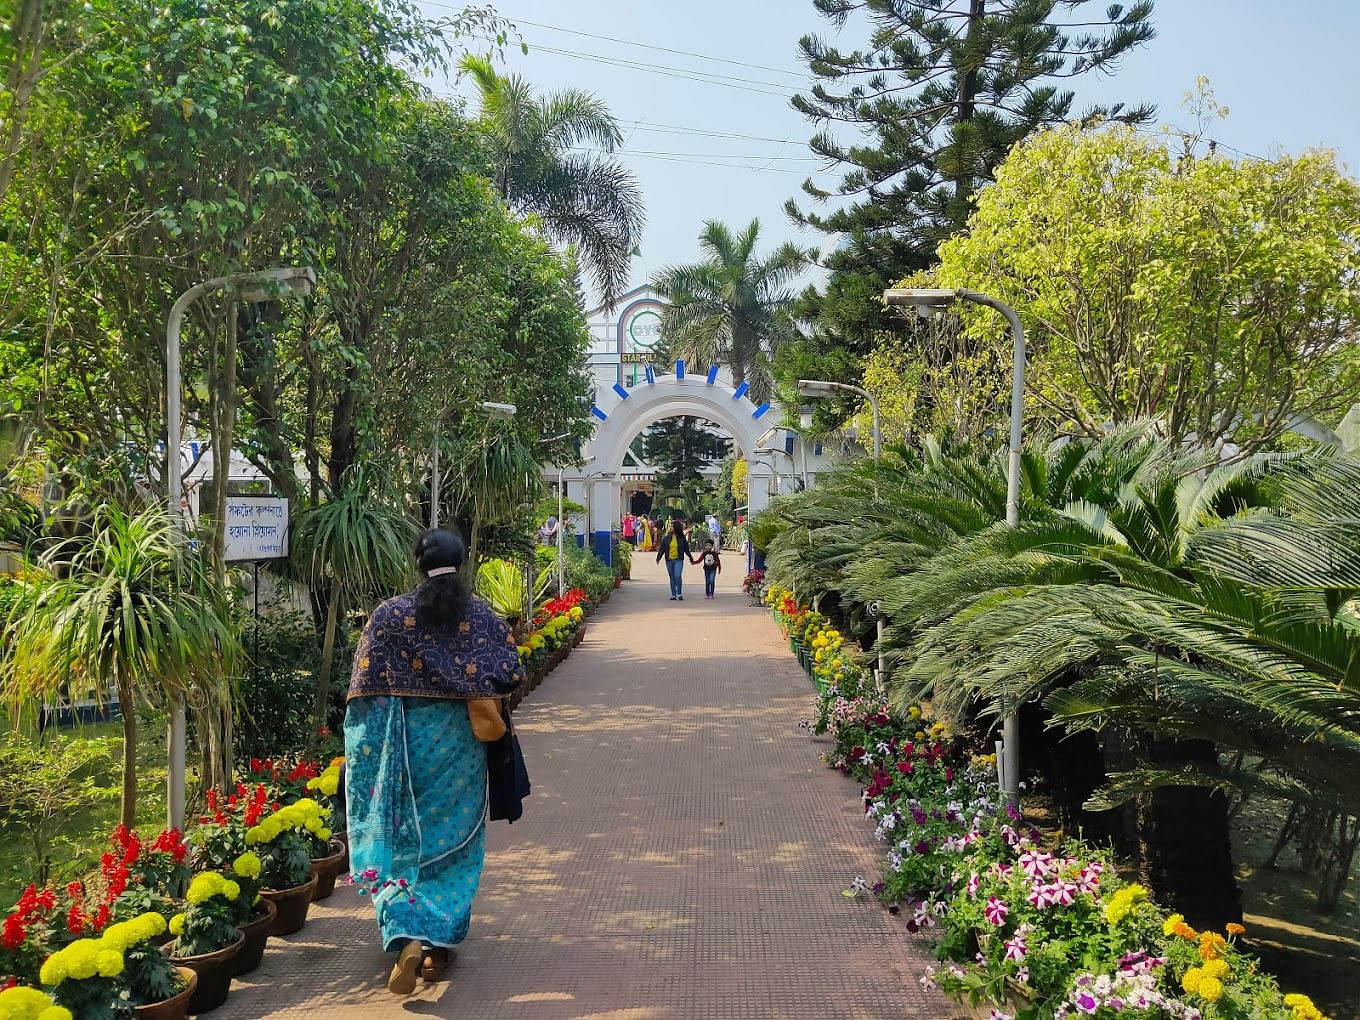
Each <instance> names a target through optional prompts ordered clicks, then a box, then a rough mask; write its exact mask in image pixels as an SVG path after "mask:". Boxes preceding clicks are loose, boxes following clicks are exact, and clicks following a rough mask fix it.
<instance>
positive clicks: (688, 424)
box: [642, 415, 732, 491]
mask: <svg viewBox="0 0 1360 1020" xmlns="http://www.w3.org/2000/svg"><path fill="white" fill-rule="evenodd" d="M715 428H717V426H716V425H714V424H713V423H712V422H707V421H703V420H702V419H699V418H694V417H691V416H690V415H684V416H682V417H679V418H663V419H662V420H661V421H659V422H657V423H656V424H654V425H652V426H650V427H649V428H648V429H647V430H646V431H645V432H644V433H643V434H642V449H643V456H644V457H645V458H646V460H647V462H648V463H649V464H651V465H652V466H653V467H654V468H656V484H657V485H658V486H659V487H660V488H661V489H663V490H667V491H669V490H684V489H686V488H688V487H692V486H693V485H694V484H696V483H698V482H699V481H700V479H701V478H702V475H701V474H700V471H701V470H702V469H703V468H705V467H707V466H708V465H709V464H711V463H712V462H713V461H715V460H717V459H719V458H720V457H725V456H727V453H728V451H729V450H731V448H732V442H731V440H729V439H726V438H725V437H723V436H720V435H718V434H717V433H716V432H714V431H713V429H715Z"/></svg>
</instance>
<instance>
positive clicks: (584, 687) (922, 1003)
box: [210, 555, 960, 1020]
mask: <svg viewBox="0 0 1360 1020" xmlns="http://www.w3.org/2000/svg"><path fill="white" fill-rule="evenodd" d="M634 564H635V565H634V578H635V580H633V581H630V582H625V584H624V586H623V589H622V590H621V591H616V592H615V593H614V598H613V599H611V600H610V602H609V603H608V604H607V605H606V606H605V607H604V608H603V609H602V610H601V611H600V612H599V613H598V614H596V616H594V617H593V618H592V620H591V622H590V626H589V631H588V633H587V635H586V638H585V640H584V642H582V644H581V645H580V647H578V648H577V649H576V651H574V652H573V653H572V655H571V657H570V658H569V659H568V660H567V661H566V662H565V663H564V664H563V665H562V666H560V667H558V669H557V670H556V671H554V672H553V673H552V674H551V675H550V676H549V677H548V678H547V679H546V680H545V681H544V682H543V684H542V685H541V686H540V687H539V688H538V690H536V691H535V692H533V694H531V695H530V696H529V697H528V698H527V699H526V700H525V701H524V703H523V704H522V705H521V706H520V709H519V711H518V712H517V713H516V716H515V720H516V726H517V728H518V731H519V734H520V741H521V743H522V744H523V746H524V752H525V756H526V759H527V761H528V766H529V773H530V778H531V781H532V783H533V795H532V796H531V797H530V798H529V800H528V801H527V802H526V803H525V815H524V818H523V819H522V820H521V821H519V822H516V823H515V824H514V825H513V826H510V825H506V824H505V823H504V822H496V823H493V824H492V826H491V830H490V834H489V836H488V845H487V858H486V869H485V871H484V872H483V875H482V886H481V891H480V893H479V895H478V898H477V903H476V909H475V913H474V917H473V921H472V931H471V933H470V935H469V937H468V940H467V941H466V942H464V943H463V945H462V946H460V947H459V949H458V954H457V959H456V962H455V965H454V967H453V970H452V972H451V980H450V981H448V982H445V983H440V984H436V985H431V986H428V987H422V988H420V989H418V990H417V992H416V994H415V995H413V996H411V997H409V998H407V999H398V998H396V997H394V996H392V995H390V994H389V993H388V992H387V990H386V987H385V981H386V975H387V972H388V969H389V968H390V964H391V957H388V956H386V955H385V954H384V953H383V952H382V951H381V949H380V947H379V946H378V945H377V925H376V924H375V922H374V920H373V914H372V908H371V907H370V906H369V904H368V903H367V902H366V901H365V900H363V899H362V898H360V897H359V896H358V895H357V894H356V892H355V891H354V890H353V889H352V888H349V887H340V888H338V889H337V891H336V893H335V895H334V896H333V897H332V898H331V899H329V900H327V901H325V902H323V903H320V904H315V905H314V906H313V908H312V911H313V912H312V918H313V919H312V920H311V921H309V922H308V924H307V927H306V928H304V929H303V930H302V932H300V933H299V934H298V935H295V936H293V937H291V938H288V939H274V940H271V941H270V945H269V950H268V952H267V954H266V956H265V961H264V964H263V965H262V967H261V968H260V970H259V971H257V972H256V973H255V974H252V975H249V976H248V977H246V978H244V979H239V980H238V981H237V983H236V985H235V987H234V989H233V992H232V995H231V999H230V1000H229V1002H228V1003H227V1005H226V1006H224V1007H223V1008H221V1009H220V1010H217V1011H216V1012H214V1013H213V1014H210V1015H211V1016H213V1017H215V1018H219V1020H257V1018H264V1017H277V1018H291V1017H317V1018H321V1017H325V1018H334V1020H383V1018H389V1017H390V1018H396V1017H411V1016H427V1017H448V1018H458V1020H765V1018H770V1020H776V1018H778V1020H798V1018H809V1020H899V1018H910V1020H941V1018H946V1017H953V1016H956V1015H957V1014H958V1013H959V1012H960V1011H959V1010H958V1009H957V1008H956V1007H950V1006H949V1005H948V1003H946V1002H945V1001H944V1000H943V999H941V998H939V997H937V995H936V994H935V993H927V992H925V991H923V990H922V988H921V986H920V984H919V983H918V978H919V977H920V975H921V973H922V971H923V969H924V967H925V966H926V964H927V963H928V962H929V959H930V957H929V951H928V949H927V947H926V945H925V943H924V942H923V941H922V940H921V939H920V938H918V937H915V936H912V935H909V934H908V933H907V932H906V930H905V927H904V925H903V923H902V919H901V918H899V917H893V916H891V915H889V914H888V912H887V911H885V910H883V909H882V908H881V907H880V906H879V905H878V904H877V903H876V902H875V901H874V900H872V899H871V898H869V897H862V898H860V899H856V900H852V899H847V898H846V897H845V896H843V895H842V890H844V889H846V888H847V886H848V885H849V883H850V880H851V879H852V878H853V877H854V876H855V875H856V874H863V875H865V876H868V877H869V878H870V880H871V881H872V878H873V876H874V875H875V874H876V868H877V865H878V861H879V859H880V856H881V853H882V849H881V847H880V846H878V845H876V844H875V843H874V842H873V836H872V830H871V828H870V826H869V825H868V824H867V823H866V822H865V821H864V818H863V814H862V811H861V808H860V806H859V803H858V798H857V796H856V794H857V789H856V787H855V786H854V784H853V783H851V782H850V781H848V780H846V779H845V778H843V777H842V776H839V775H838V774H836V773H834V772H831V771H830V770H828V769H827V768H825V766H824V765H823V764H822V763H821V762H820V760H819V756H820V755H821V754H822V753H823V752H824V751H825V750H826V747H827V743H826V742H825V741H823V740H817V739H810V738H809V737H808V735H807V734H806V733H805V732H804V731H802V730H800V729H799V727H798V722H799V720H800V719H803V718H808V717H809V714H810V712H811V711H812V705H813V693H812V687H811V685H810V683H809V681H808V679H807V678H806V676H804V674H803V673H802V671H801V670H800V669H799V668H798V665H797V662H796V661H795V660H794V659H793V657H792V656H791V655H790V654H789V651H788V648H787V646H786V645H785V644H784V643H783V642H782V641H781V639H780V636H779V632H778V631H777V630H776V628H775V627H774V625H773V623H772V622H771V620H770V618H769V616H768V614H766V613H765V612H763V611H761V610H759V609H754V608H751V607H750V606H749V604H748V602H747V599H746V598H745V597H744V596H743V595H742V594H741V591H740V584H741V573H742V572H741V570H740V569H739V566H740V557H739V556H735V555H734V556H733V557H732V564H733V565H732V566H730V567H729V568H728V570H727V571H726V572H725V573H724V574H723V575H722V577H721V578H720V581H719V596H718V598H717V599H715V600H713V601H705V599H704V597H703V575H702V573H701V571H699V570H698V569H697V568H691V569H688V570H687V572H686V573H687V576H686V591H687V598H686V600H685V601H684V602H683V603H675V602H670V601H668V600H667V597H666V587H665V576H664V574H663V573H662V572H661V570H660V568H659V567H656V566H655V565H654V564H653V562H652V558H651V557H650V556H645V555H638V556H637V557H635V559H634ZM696 582H697V583H696ZM413 750H414V749H413Z"/></svg>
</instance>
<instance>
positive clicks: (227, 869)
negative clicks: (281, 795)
mask: <svg viewBox="0 0 1360 1020" xmlns="http://www.w3.org/2000/svg"><path fill="white" fill-rule="evenodd" d="M273 807H274V803H273V801H272V800H271V799H270V796H269V790H268V789H267V788H266V787H265V785H264V784H263V783H257V784H256V785H255V787H254V789H251V788H249V787H247V786H245V785H244V784H238V785H237V787H236V792H235V793H234V794H231V795H230V796H227V797H223V796H222V795H221V794H220V793H218V791H216V790H209V791H208V813H207V814H206V815H203V816H202V817H201V818H200V819H199V824H198V827H197V828H196V829H195V830H194V858H193V860H194V867H195V869H196V870H198V871H201V872H209V871H213V872H218V873H220V874H227V875H229V876H230V877H231V879H232V880H233V881H235V882H236V883H237V884H238V885H239V886H240V887H241V895H240V896H239V897H237V899H236V914H235V922H236V927H237V928H238V929H240V932H241V934H242V935H243V936H244V937H245V942H244V943H242V945H241V948H240V950H239V951H238V952H237V954H236V956H235V957H234V958H233V961H232V973H233V974H234V975H235V976H237V977H239V976H240V975H242V974H248V973H250V972H251V971H252V970H254V969H255V968H256V967H258V966H259V965H260V961H261V960H262V959H264V950H265V945H266V943H267V942H268V941H269V930H270V928H272V927H273V925H274V918H275V916H276V914H277V910H276V909H275V907H274V904H273V903H272V902H271V901H269V900H267V899H264V898H263V897H262V896H261V895H260V891H261V888H262V886H263V883H262V882H261V881H260V873H261V870H262V867H263V865H262V862H261V861H260V858H259V856H258V855H256V854H254V853H252V852H250V851H248V850H247V849H246V832H247V830H248V829H250V828H253V827H254V826H255V825H257V824H258V823H259V822H260V821H261V820H262V819H263V818H264V817H265V816H266V815H267V814H269V812H270V811H271V810H273Z"/></svg>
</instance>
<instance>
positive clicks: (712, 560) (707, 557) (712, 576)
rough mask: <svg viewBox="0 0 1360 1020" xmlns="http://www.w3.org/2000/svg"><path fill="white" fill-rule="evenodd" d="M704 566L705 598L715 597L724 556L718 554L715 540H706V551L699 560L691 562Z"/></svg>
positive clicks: (700, 555)
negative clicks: (700, 563)
mask: <svg viewBox="0 0 1360 1020" xmlns="http://www.w3.org/2000/svg"><path fill="white" fill-rule="evenodd" d="M701 561H702V563H703V565H704V598H706V599H711V598H714V597H715V592H714V589H715V588H716V587H717V584H718V575H719V574H721V573H722V554H721V553H719V552H718V549H717V546H715V545H714V543H713V539H711V538H706V539H704V551H703V552H702V553H700V554H699V557H698V559H693V560H690V562H691V563H699V562H701Z"/></svg>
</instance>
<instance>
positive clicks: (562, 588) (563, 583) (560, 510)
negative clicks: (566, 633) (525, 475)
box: [557, 436, 595, 599]
mask: <svg viewBox="0 0 1360 1020" xmlns="http://www.w3.org/2000/svg"><path fill="white" fill-rule="evenodd" d="M557 438H558V439H561V438H563V437H562V436H558V437H557ZM594 459H595V458H594V457H586V458H585V459H584V460H582V461H581V463H580V464H579V465H578V466H579V467H584V466H585V465H587V464H589V463H590V462H591V461H593V460H594ZM565 471H566V468H565V467H563V466H561V465H559V466H558V468H557V597H558V598H559V599H560V598H561V597H562V596H563V595H565V594H566V593H567V563H566V546H565V542H566V528H565V527H563V522H562V517H563V515H564V514H565V512H566V507H564V506H563V503H564V502H565V501H566V485H565V484H564V483H563V478H562V475H563V472H565ZM588 526H589V524H588V523H587V527H588Z"/></svg>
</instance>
